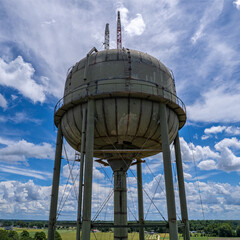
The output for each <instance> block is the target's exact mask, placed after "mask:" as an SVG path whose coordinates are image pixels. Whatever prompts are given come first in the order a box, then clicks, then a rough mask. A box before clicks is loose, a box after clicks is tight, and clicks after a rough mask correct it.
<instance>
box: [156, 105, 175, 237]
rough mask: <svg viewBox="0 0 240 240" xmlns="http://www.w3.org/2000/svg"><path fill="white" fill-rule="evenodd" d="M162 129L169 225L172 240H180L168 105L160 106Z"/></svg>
mask: <svg viewBox="0 0 240 240" xmlns="http://www.w3.org/2000/svg"><path fill="white" fill-rule="evenodd" d="M160 127H161V136H162V152H163V164H164V176H165V187H166V197H167V211H168V223H169V233H170V240H178V228H177V219H176V206H175V196H174V187H173V176H172V164H171V152H170V147H169V139H168V125H167V113H166V105H165V104H163V103H161V104H160Z"/></svg>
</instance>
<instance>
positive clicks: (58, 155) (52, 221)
mask: <svg viewBox="0 0 240 240" xmlns="http://www.w3.org/2000/svg"><path fill="white" fill-rule="evenodd" d="M62 143H63V135H62V129H61V123H59V125H58V133H57V143H56V152H55V162H54V168H53V183H52V195H51V205H50V214H49V223H48V240H54V235H55V228H56V215H57V204H58V189H59V179H60V170H61V160H62Z"/></svg>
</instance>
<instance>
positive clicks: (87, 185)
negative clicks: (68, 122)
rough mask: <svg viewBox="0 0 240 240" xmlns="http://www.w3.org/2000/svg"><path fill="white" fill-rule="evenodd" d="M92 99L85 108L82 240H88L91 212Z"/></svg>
mask: <svg viewBox="0 0 240 240" xmlns="http://www.w3.org/2000/svg"><path fill="white" fill-rule="evenodd" d="M94 106H95V103H94V100H93V99H89V100H88V106H87V132H86V155H85V173H84V176H85V177H84V196H83V221H82V240H90V232H91V210H92V208H91V207H92V172H93V147H94V111H95V107H94Z"/></svg>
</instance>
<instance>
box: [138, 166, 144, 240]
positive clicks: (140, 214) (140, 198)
mask: <svg viewBox="0 0 240 240" xmlns="http://www.w3.org/2000/svg"><path fill="white" fill-rule="evenodd" d="M137 186H138V218H139V224H140V225H143V224H144V211H143V188H142V163H141V162H139V163H138V164H137ZM139 240H144V228H143V227H140V228H139Z"/></svg>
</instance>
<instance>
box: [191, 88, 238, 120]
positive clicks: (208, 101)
mask: <svg viewBox="0 0 240 240" xmlns="http://www.w3.org/2000/svg"><path fill="white" fill-rule="evenodd" d="M239 99H240V85H239V84H238V85H237V84H236V85H235V87H234V89H229V88H228V87H227V86H220V87H216V88H211V89H210V90H209V91H206V92H203V94H202V99H201V100H197V101H196V102H195V103H194V104H193V105H190V106H187V111H188V114H189V119H190V120H192V121H200V122H239V121H240V111H239V109H240V101H239Z"/></svg>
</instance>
